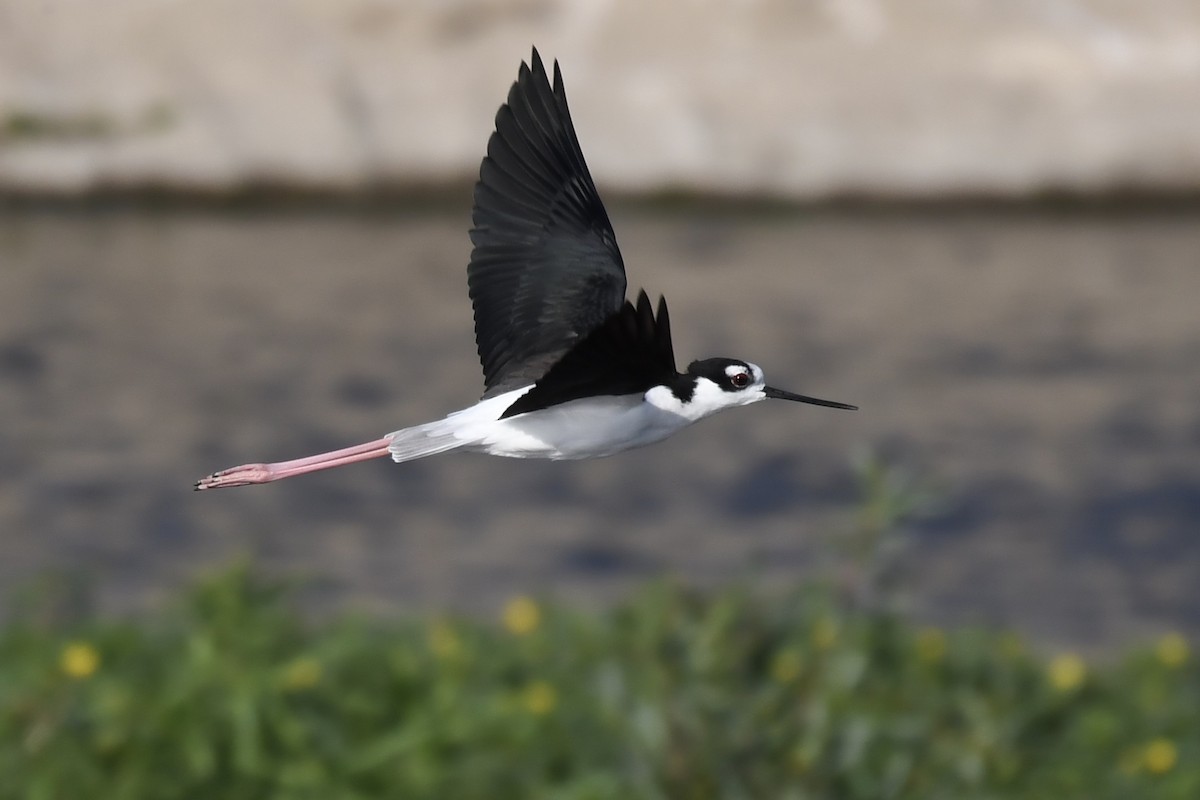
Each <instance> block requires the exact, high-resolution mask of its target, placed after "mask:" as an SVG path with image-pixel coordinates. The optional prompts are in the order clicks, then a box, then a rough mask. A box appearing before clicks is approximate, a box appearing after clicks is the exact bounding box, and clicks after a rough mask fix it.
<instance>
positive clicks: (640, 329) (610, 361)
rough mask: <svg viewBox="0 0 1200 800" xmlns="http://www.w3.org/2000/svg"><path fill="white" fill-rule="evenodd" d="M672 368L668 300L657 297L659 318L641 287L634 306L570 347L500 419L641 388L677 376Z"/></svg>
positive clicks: (673, 358)
mask: <svg viewBox="0 0 1200 800" xmlns="http://www.w3.org/2000/svg"><path fill="white" fill-rule="evenodd" d="M681 377H682V376H680V375H679V374H678V373H676V371H675V354H674V351H673V349H672V347H671V319H670V317H669V316H668V315H667V301H666V300H665V299H664V298H661V297H660V298H659V299H658V318H657V319H655V316H654V310H653V308H652V307H651V305H650V298H649V297H647V296H646V293H645V292H644V291H643V292H639V293H638V299H637V306H636V307H635V306H634V305H633V304H632V303H628V302H626V303H625V304H624V305H623V306H622V307H621V310H620V311H618V312H617V313H616V314H613V315H612V316H610V317H609V318H608V319H607V320H605V322H604V324H603V325H601V326H600V327H599V328H597V329H596V330H594V331H592V332H591V333H590V334H588V336H587V337H585V338H584V339H583V341H581V342H580V343H579V344H577V345H575V347H573V348H571V350H570V351H568V352H567V354H566V355H564V356H563V357H562V359H561V360H560V361H558V362H557V363H556V364H554V366H552V367H551V368H550V370H549V371H548V372H547V373H546V374H545V376H544V377H542V379H541V380H539V381H538V382H537V383H536V384H535V385H534V387H533V388H532V389H530V390H529V391H528V392H526V393H525V394H523V395H522V396H521V397H519V398H518V399H517V401H516V402H515V403H513V404H512V405H511V406H509V407H508V409H507V410H505V412H504V413H503V414H501V415H500V418H501V419H504V418H506V417H512V416H515V415H517V414H524V413H526V412H528V411H537V410H539V409H543V408H549V407H550V406H554V405H558V404H559V403H566V402H568V401H570V400H581V399H583V398H585V397H594V396H597V395H621V394H640V393H642V392H645V391H646V390H647V389H649V388H651V387H653V386H658V385H659V384H668V385H671V384H673V383H674V382H676V381H677V380H678V379H679V378H681Z"/></svg>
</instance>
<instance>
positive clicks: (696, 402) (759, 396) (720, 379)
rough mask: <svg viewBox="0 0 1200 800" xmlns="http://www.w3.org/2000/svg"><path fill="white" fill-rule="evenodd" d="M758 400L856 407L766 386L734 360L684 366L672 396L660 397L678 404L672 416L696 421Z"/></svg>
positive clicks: (752, 369) (754, 370) (756, 372)
mask: <svg viewBox="0 0 1200 800" xmlns="http://www.w3.org/2000/svg"><path fill="white" fill-rule="evenodd" d="M760 400H792V401H794V402H797V403H810V404H812V405H816V406H826V407H828V408H842V409H846V410H849V411H855V410H857V406H852V405H847V404H846V403H836V402H834V401H832V400H820V399H818V398H816V397H806V396H805V395H802V394H793V393H792V392H785V391H784V390H782V389H776V388H774V387H772V386H767V384H766V380H765V379H764V377H763V371H762V369H761V368H760V367H759V366H758V365H756V364H751V363H750V362H748V361H742V360H740V359H737V358H706V359H703V360H701V361H693V362H692V363H691V364H688V368H687V370H686V371H685V372H684V373H683V374H682V375H680V376H679V382H678V384H677V386H675V387H674V388H673V390H672V396H671V397H669V398H668V397H665V396H664V397H663V401H664V402H663V403H662V405H664V406H668V405H670V406H674V405H675V404H678V406H679V408H678V410H677V411H676V413H681V414H683V415H684V416H687V417H690V418H692V419H693V420H698V419H703V418H704V417H707V416H709V415H710V414H715V413H716V412H718V411H720V410H721V409H724V408H733V407H734V406H746V405H750V404H751V403H757V402H758V401H760ZM652 401H653V400H652ZM672 410H674V409H672Z"/></svg>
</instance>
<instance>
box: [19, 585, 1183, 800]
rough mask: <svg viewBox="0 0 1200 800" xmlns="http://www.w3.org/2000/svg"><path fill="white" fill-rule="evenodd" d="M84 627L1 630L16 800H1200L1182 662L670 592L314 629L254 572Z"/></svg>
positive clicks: (862, 613) (837, 607) (1160, 645)
mask: <svg viewBox="0 0 1200 800" xmlns="http://www.w3.org/2000/svg"><path fill="white" fill-rule="evenodd" d="M855 609H857V610H855ZM70 616H71V615H64V614H62V613H60V612H58V611H56V610H55V609H53V608H49V609H46V608H42V609H39V608H37V607H29V608H26V609H25V610H24V611H23V612H22V613H21V614H20V615H19V618H18V619H16V620H15V621H13V622H11V623H10V624H8V625H7V627H5V628H3V629H2V630H0V797H4V798H8V797H13V798H18V797H19V798H29V799H30V800H37V799H38V798H72V797H103V798H106V799H107V800H116V799H117V798H171V797H186V798H196V797H205V798H208V797H211V798H255V800H258V799H259V798H379V797H397V798H439V799H441V798H456V799H457V798H564V799H565V798H573V799H577V800H585V799H592V798H595V799H596V800H599V799H600V798H614V799H615V798H622V799H624V798H847V799H851V800H852V799H853V798H871V800H878V798H923V799H924V798H1010V797H1020V798H1121V799H1122V800H1124V799H1125V798H1139V800H1145V799H1146V798H1180V800H1183V799H1184V798H1188V799H1189V800H1191V798H1195V797H1200V669H1198V668H1197V666H1196V663H1195V660H1194V657H1193V656H1192V654H1191V653H1190V652H1189V648H1188V644H1187V642H1186V641H1185V640H1184V639H1183V638H1181V637H1179V636H1173V635H1172V636H1167V637H1164V638H1163V639H1162V640H1161V641H1160V642H1157V643H1155V645H1154V646H1152V647H1150V648H1147V649H1144V650H1141V651H1138V652H1134V653H1132V654H1130V655H1128V656H1127V657H1126V658H1124V659H1123V660H1121V661H1120V662H1117V663H1111V664H1108V665H1106V666H1098V665H1094V664H1090V663H1087V662H1085V661H1084V660H1082V659H1080V658H1079V657H1077V656H1075V655H1071V654H1062V655H1059V656H1057V657H1053V658H1049V659H1044V658H1040V657H1037V656H1035V655H1033V654H1030V653H1029V652H1027V651H1026V649H1025V648H1024V647H1023V646H1022V644H1021V642H1020V640H1019V639H1018V638H1017V637H1016V636H1014V635H1012V634H1008V633H994V632H984V631H979V630H964V631H955V632H946V631H942V630H937V629H932V628H923V629H922V628H914V627H912V626H910V625H909V624H907V623H904V622H902V621H901V620H899V619H898V618H895V617H893V616H891V615H889V614H887V613H885V612H881V611H878V610H867V609H865V608H864V607H862V606H861V605H858V606H855V607H854V608H850V607H847V606H846V605H844V604H839V603H836V602H834V601H833V600H832V599H831V594H830V593H828V592H825V591H821V590H817V589H812V590H809V591H806V592H804V593H801V594H797V595H795V596H793V597H791V598H787V599H784V600H780V599H779V598H776V599H774V600H771V601H767V600H764V599H762V598H754V597H751V596H749V595H748V594H746V593H743V592H740V591H737V590H728V591H724V592H720V593H715V594H697V593H694V592H690V591H687V590H684V589H680V588H678V587H673V586H670V585H666V584H656V585H652V586H650V587H648V588H646V589H645V590H643V591H642V592H641V593H640V594H639V595H638V596H637V597H636V598H634V599H633V600H631V601H629V602H628V603H627V604H626V605H623V606H621V607H619V608H617V609H614V610H611V611H608V612H600V613H589V614H585V613H580V612H575V611H571V610H568V609H565V608H561V607H559V606H556V605H551V604H541V603H537V602H535V601H534V600H532V599H529V598H518V599H516V600H514V601H512V602H511V603H509V604H508V606H507V607H506V608H505V609H504V610H503V613H502V614H500V615H499V616H498V618H497V619H495V620H490V621H488V620H482V621H481V620H466V619H452V618H434V619H420V620H409V621H404V622H395V621H392V622H382V621H378V620H373V621H368V620H362V619H356V618H345V617H342V618H336V619H332V620H328V621H325V622H321V623H314V622H312V621H310V620H307V619H306V618H305V617H304V616H303V615H301V614H300V613H298V612H297V611H296V610H295V609H294V608H293V605H292V594H291V593H290V592H289V591H288V590H287V589H286V588H283V587H281V586H279V585H275V584H272V583H270V582H268V581H265V580H263V579H261V578H259V577H256V576H255V575H254V574H253V573H252V572H251V571H250V570H247V569H245V568H235V569H233V570H229V571H226V572H224V573H222V574H220V575H217V576H215V577H213V578H211V579H209V580H207V581H206V582H204V583H203V584H202V585H200V586H198V587H197V588H195V589H194V590H192V591H191V592H190V593H189V594H188V595H187V596H186V598H184V599H183V600H181V601H180V602H179V603H178V604H177V605H176V606H175V607H174V608H173V609H172V610H171V611H169V612H164V613H162V614H160V615H158V616H155V617H152V618H148V619H142V620H139V621H137V622H118V621H104V620H92V619H82V620H81V619H73V620H72V619H68V617H70ZM56 620H57V621H56Z"/></svg>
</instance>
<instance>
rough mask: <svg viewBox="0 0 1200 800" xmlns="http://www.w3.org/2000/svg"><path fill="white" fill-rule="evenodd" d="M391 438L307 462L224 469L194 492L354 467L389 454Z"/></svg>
mask: <svg viewBox="0 0 1200 800" xmlns="http://www.w3.org/2000/svg"><path fill="white" fill-rule="evenodd" d="M391 441H392V438H391V437H390V436H385V437H383V438H382V439H376V440H375V441H373V442H366V443H364V444H359V445H355V446H354V447H347V448H345V449H343V450H334V451H332V452H329V453H321V454H319V455H315V456H309V457H308V458H297V459H295V460H294V461H279V462H276V463H274V464H243V465H242V466H240V467H231V468H230V469H223V470H221V471H220V472H214V473H213V474H212V475H209V476H208V477H207V478H203V479H202V480H198V481H196V491H198V492H199V491H201V490H203V489H223V488H225V487H227V486H246V485H247V484H251V483H267V482H269V481H277V480H280V479H282V478H290V477H292V476H293V475H303V474H304V473H306V472H316V471H317V470H320V469H329V468H330V467H340V466H342V465H343V464H353V463H354V462H356V461H366V460H367V459H370V458H382V457H383V456H386V455H387V454H388V445H389V444H391Z"/></svg>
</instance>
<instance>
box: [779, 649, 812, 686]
mask: <svg viewBox="0 0 1200 800" xmlns="http://www.w3.org/2000/svg"><path fill="white" fill-rule="evenodd" d="M803 666H804V662H803V661H802V660H801V659H800V653H799V652H798V651H797V650H796V649H795V648H793V647H789V648H787V649H786V650H780V651H779V652H778V653H776V654H775V657H774V658H772V659H771V678H772V679H773V680H774V681H775V682H776V683H791V682H792V681H794V680H796V678H799V677H800V670H801V668H802V667H803Z"/></svg>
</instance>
